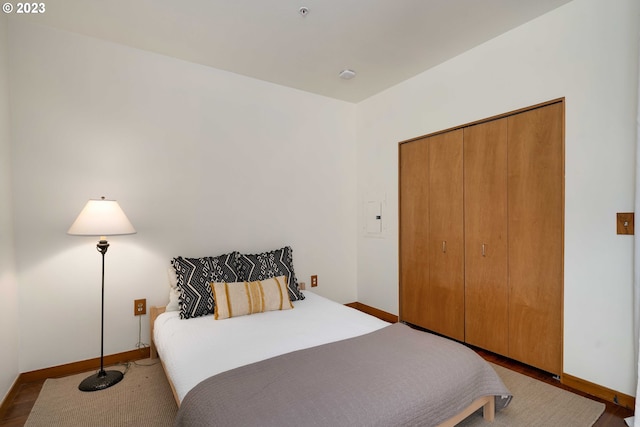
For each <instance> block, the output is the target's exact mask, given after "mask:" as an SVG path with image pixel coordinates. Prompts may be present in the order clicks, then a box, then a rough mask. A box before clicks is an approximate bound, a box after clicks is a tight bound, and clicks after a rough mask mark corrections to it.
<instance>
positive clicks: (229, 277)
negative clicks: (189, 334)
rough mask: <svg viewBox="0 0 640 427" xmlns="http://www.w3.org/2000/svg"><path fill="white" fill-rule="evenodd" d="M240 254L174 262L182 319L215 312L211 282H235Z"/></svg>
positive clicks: (172, 262) (180, 258)
mask: <svg viewBox="0 0 640 427" xmlns="http://www.w3.org/2000/svg"><path fill="white" fill-rule="evenodd" d="M237 258H238V253H237V252H231V253H229V254H225V255H220V256H217V257H204V258H183V257H177V258H173V259H172V260H171V264H172V265H173V268H174V269H175V271H176V276H177V278H178V289H179V291H180V298H179V306H180V318H181V319H190V318H192V317H198V316H204V315H206V314H211V313H213V305H214V300H213V294H212V292H211V286H210V285H209V283H210V282H236V281H238V280H239V279H238V274H237V272H236V260H237Z"/></svg>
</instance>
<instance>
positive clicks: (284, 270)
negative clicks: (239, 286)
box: [237, 246, 304, 301]
mask: <svg viewBox="0 0 640 427" xmlns="http://www.w3.org/2000/svg"><path fill="white" fill-rule="evenodd" d="M237 265H238V275H239V276H240V278H239V280H240V281H244V282H252V281H255V280H264V279H270V278H272V277H277V276H287V283H288V289H289V299H291V301H298V300H303V299H304V294H303V293H302V292H300V290H299V289H298V280H297V279H296V274H295V272H294V271H293V250H292V249H291V247H290V246H285V247H284V248H282V249H276V250H274V251H270V252H264V253H261V254H249V255H247V254H239V256H238V264H237Z"/></svg>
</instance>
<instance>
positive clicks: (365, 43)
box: [11, 0, 570, 102]
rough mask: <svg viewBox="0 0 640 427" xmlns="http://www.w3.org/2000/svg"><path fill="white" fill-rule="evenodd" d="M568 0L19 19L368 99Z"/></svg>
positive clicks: (158, 3)
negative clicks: (349, 74)
mask: <svg viewBox="0 0 640 427" xmlns="http://www.w3.org/2000/svg"><path fill="white" fill-rule="evenodd" d="M569 1H570V0H482V1H480V0H270V1H269V0H188V1H180V0H54V1H49V2H46V12H45V13H44V14H41V15H16V14H15V13H14V14H12V15H11V16H12V19H16V20H19V19H20V20H22V19H29V20H31V21H34V22H39V23H41V24H43V25H48V26H52V27H55V28H59V29H64V30H68V31H72V32H75V33H80V34H84V35H87V36H90V37H95V38H98V39H103V40H108V41H112V42H115V43H120V44H124V45H128V46H132V47H135V48H139V49H144V50H148V51H152V52H157V53H160V54H163V55H168V56H172V57H175V58H180V59H183V60H186V61H191V62H195V63H199V64H203V65H207V66H211V67H215V68H218V69H222V70H227V71H231V72H234V73H237V74H242V75H245V76H250V77H254V78H257V79H261V80H265V81H268V82H273V83H276V84H279V85H284V86H289V87H292V88H296V89H300V90H304V91H307V92H312V93H316V94H320V95H325V96H328V97H332V98H337V99H341V100H345V101H349V102H359V101H361V100H363V99H366V98H368V97H369V96H371V95H374V94H376V93H378V92H380V91H382V90H384V89H386V88H389V87H391V86H393V85H396V84H398V83H400V82H402V81H404V80H406V79H408V78H410V77H412V76H415V75H417V74H419V73H421V72H423V71H425V70H427V69H429V68H430V67H433V66H435V65H437V64H439V63H441V62H444V61H446V60H447V59H450V58H452V57H454V56H456V55H459V54H460V53H462V52H464V51H466V50H469V49H471V48H473V47H475V46H477V45H479V44H481V43H483V42H485V41H487V40H489V39H491V38H493V37H496V36H498V35H499V34H502V33H504V32H506V31H508V30H510V29H512V28H515V27H517V26H519V25H521V24H523V23H525V22H527V21H530V20H532V19H534V18H536V17H538V16H540V15H542V14H544V13H546V12H548V11H550V10H552V9H555V8H557V7H559V6H561V5H563V4H565V3H568V2H569ZM301 7H306V8H308V13H307V14H306V16H302V15H301V14H300V13H299V9H300V8H301ZM345 68H348V69H352V70H354V71H356V72H357V76H356V77H355V78H353V79H351V80H343V79H340V78H339V77H338V74H339V72H340V71H341V70H343V69H345Z"/></svg>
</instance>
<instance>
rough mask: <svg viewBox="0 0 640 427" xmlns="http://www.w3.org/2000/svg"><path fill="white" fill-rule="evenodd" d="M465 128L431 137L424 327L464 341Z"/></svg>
mask: <svg viewBox="0 0 640 427" xmlns="http://www.w3.org/2000/svg"><path fill="white" fill-rule="evenodd" d="M462 153H463V131H462V129H459V130H455V131H450V132H447V133H443V134H439V135H434V136H432V137H429V175H430V177H429V261H430V269H429V295H428V297H427V299H426V300H425V306H426V310H427V324H426V326H425V327H426V328H427V329H430V330H432V331H434V332H438V333H440V334H443V335H446V336H448V337H451V338H454V339H457V340H459V341H463V340H464V315H465V314H464V225H463V224H464V222H463V221H464V217H463V213H464V211H463V200H464V199H463V168H462Z"/></svg>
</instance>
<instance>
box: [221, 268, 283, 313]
mask: <svg viewBox="0 0 640 427" xmlns="http://www.w3.org/2000/svg"><path fill="white" fill-rule="evenodd" d="M211 290H212V291H213V300H214V301H215V308H214V310H213V313H214V318H215V319H227V318H229V317H235V316H244V315H247V314H253V313H262V312H263V311H272V310H289V309H291V308H293V304H291V300H290V299H289V292H288V291H287V276H278V277H272V278H271V279H265V280H256V281H255V282H232V283H226V282H222V283H217V282H211Z"/></svg>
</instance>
